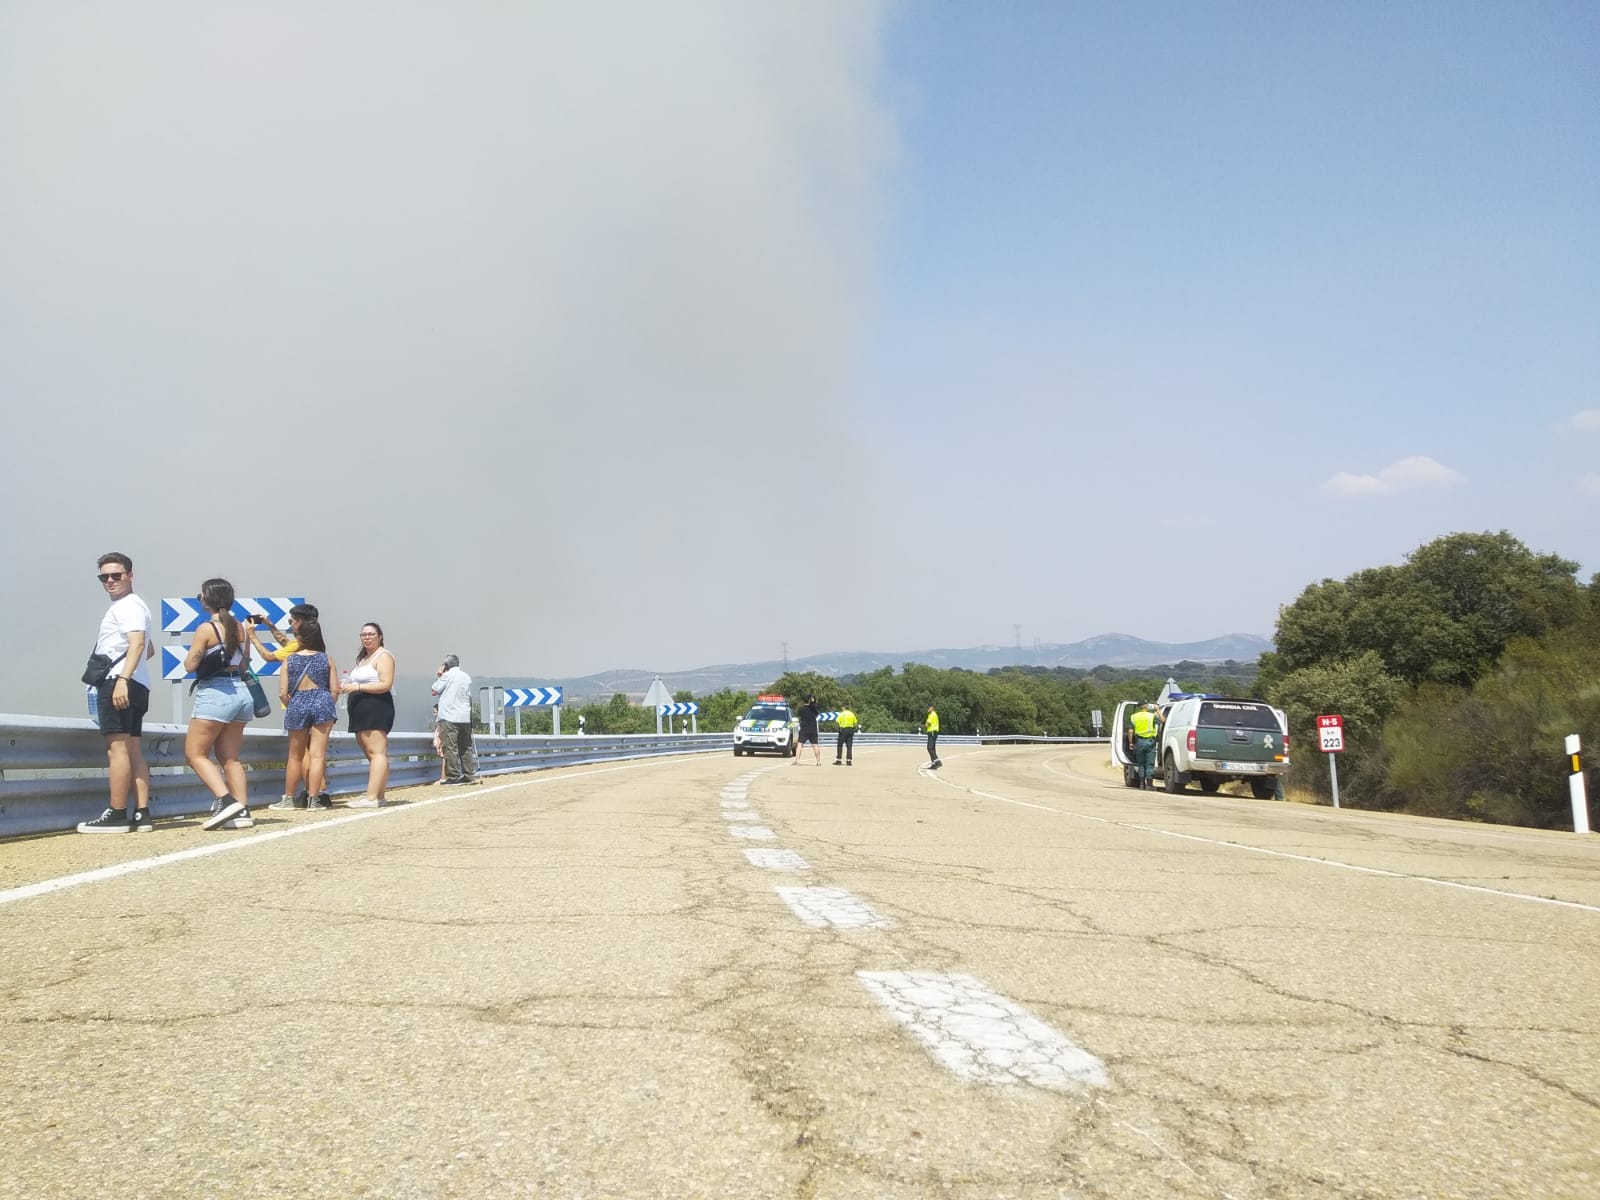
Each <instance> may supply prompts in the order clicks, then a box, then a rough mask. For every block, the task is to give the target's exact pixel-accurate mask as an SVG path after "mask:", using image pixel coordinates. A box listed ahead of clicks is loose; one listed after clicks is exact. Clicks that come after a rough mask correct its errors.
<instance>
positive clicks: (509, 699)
mask: <svg viewBox="0 0 1600 1200" xmlns="http://www.w3.org/2000/svg"><path fill="white" fill-rule="evenodd" d="M560 703H561V689H560V688H558V687H542V688H506V707H507V708H549V707H551V706H552V705H555V704H560Z"/></svg>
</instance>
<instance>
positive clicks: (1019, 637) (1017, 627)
mask: <svg viewBox="0 0 1600 1200" xmlns="http://www.w3.org/2000/svg"><path fill="white" fill-rule="evenodd" d="M1011 629H1012V632H1014V633H1015V634H1016V635H1017V665H1018V666H1021V665H1022V626H1021V625H1013V626H1012V627H1011Z"/></svg>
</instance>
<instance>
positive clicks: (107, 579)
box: [96, 571, 127, 583]
mask: <svg viewBox="0 0 1600 1200" xmlns="http://www.w3.org/2000/svg"><path fill="white" fill-rule="evenodd" d="M126 574H127V572H126V571H107V572H106V573H105V574H104V575H99V576H96V578H98V579H99V580H100V582H101V583H121V582H122V577H123V576H124V575H126Z"/></svg>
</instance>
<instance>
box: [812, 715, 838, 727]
mask: <svg viewBox="0 0 1600 1200" xmlns="http://www.w3.org/2000/svg"><path fill="white" fill-rule="evenodd" d="M838 719H839V714H838V713H836V712H826V713H818V714H817V724H818V725H820V724H822V722H824V721H837V720H838Z"/></svg>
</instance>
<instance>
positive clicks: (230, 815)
mask: <svg viewBox="0 0 1600 1200" xmlns="http://www.w3.org/2000/svg"><path fill="white" fill-rule="evenodd" d="M244 811H245V807H244V805H242V804H240V803H239V802H238V801H237V800H233V799H230V798H229V797H227V796H218V797H217V798H216V799H215V800H213V801H212V802H211V816H210V817H208V818H207V819H206V821H205V823H204V824H202V825H201V826H200V828H201V829H206V830H210V829H232V828H234V825H233V819H234V818H235V817H237V816H238V815H239V814H240V813H242V812H244ZM251 824H254V822H251Z"/></svg>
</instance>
